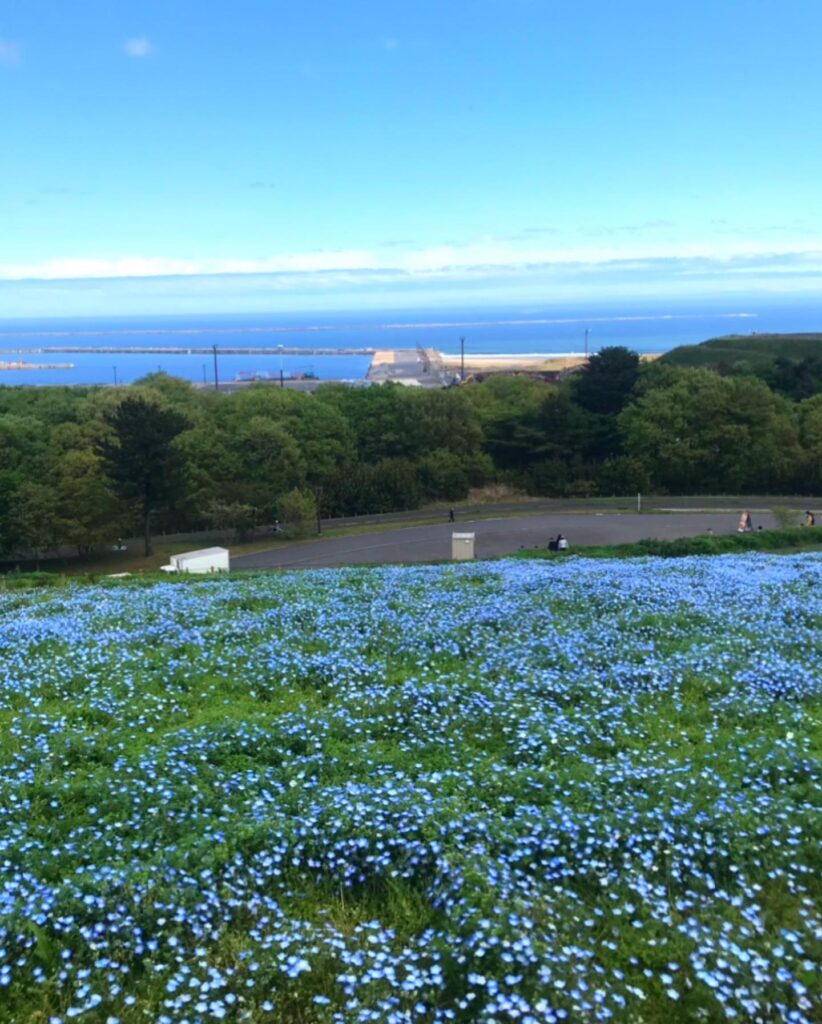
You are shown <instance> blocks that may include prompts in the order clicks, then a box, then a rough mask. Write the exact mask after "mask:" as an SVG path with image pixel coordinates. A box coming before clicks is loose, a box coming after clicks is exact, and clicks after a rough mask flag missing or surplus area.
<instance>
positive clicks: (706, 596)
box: [0, 538, 822, 1024]
mask: <svg viewBox="0 0 822 1024" xmlns="http://www.w3.org/2000/svg"><path fill="white" fill-rule="evenodd" d="M757 539H758V538H757ZM821 577H822V563H820V560H819V559H818V558H816V557H815V556H812V557H811V558H799V559H768V558H761V559H759V558H758V559H755V560H751V559H744V560H733V559H731V560H728V559H723V560H722V561H721V562H720V561H717V560H714V559H708V560H690V561H689V562H687V563H674V562H668V563H661V562H656V563H653V562H651V563H644V564H643V563H639V564H636V565H632V564H629V563H625V562H614V563H610V564H609V563H596V562H587V563H581V562H577V563H576V564H574V562H571V561H568V562H566V563H565V564H564V565H560V566H555V565H551V566H547V565H543V564H540V563H537V562H531V563H524V564H517V563H497V564H496V565H487V564H486V565H476V566H460V567H447V568H430V567H422V568H415V569H405V570H395V569H383V570H349V571H332V572H305V573H295V574H288V575H283V576H274V575H260V576H257V577H247V578H240V579H208V580H185V581H179V582H177V583H175V584H174V585H172V584H170V583H168V582H166V583H163V584H160V585H157V586H151V585H147V584H146V583H138V582H125V583H123V582H120V581H110V582H108V583H107V584H106V585H104V586H99V587H93V588H87V587H77V586H75V585H71V586H67V587H64V588H61V589H59V590H56V591H50V592H45V593H43V592H40V593H38V592H23V593H15V594H0V617H1V618H0V625H2V633H0V637H2V641H3V644H4V652H3V653H4V656H5V659H6V660H5V665H6V670H5V673H4V674H3V675H2V676H0V726H2V727H1V728H0V807H2V808H3V809H4V813H3V817H2V818H0V823H1V827H2V837H3V842H4V847H3V858H4V859H3V860H2V861H0V893H5V897H4V899H5V901H6V902H5V903H4V904H3V908H4V915H3V920H4V923H5V924H6V925H7V926H8V927H9V928H10V937H7V939H6V941H5V942H4V943H0V946H4V950H3V952H0V983H3V982H2V979H3V975H2V970H3V968H2V965H3V964H4V963H5V964H6V965H8V966H9V973H8V974H7V975H6V977H7V980H8V981H9V984H8V985H4V1010H3V1021H4V1024H6V1022H8V1024H17V1022H23V1021H26V1022H29V1021H32V1022H34V1021H37V1022H42V1021H48V1020H49V1019H50V1017H51V1016H52V1015H55V1016H57V1017H58V1018H60V1019H61V1020H63V1021H68V1020H69V1019H71V1018H69V1017H68V1016H67V1013H68V1011H69V1009H70V1008H72V1007H74V1008H75V1009H76V1008H77V1007H80V1006H88V1004H89V1003H90V1000H91V999H92V998H95V997H99V998H100V1003H99V1006H90V1007H89V1009H88V1010H87V1011H86V1012H85V1015H84V1016H82V1017H81V1018H80V1019H88V1020H92V1021H95V1022H96V1021H105V1020H106V1019H107V1016H108V1015H109V1014H111V1015H113V1016H116V1017H118V1018H119V1019H120V1020H121V1021H122V1022H123V1024H132V1022H133V1024H136V1022H138V1021H144V1020H146V1019H152V1020H158V1019H160V1014H161V1013H165V1014H166V1015H167V1018H168V1020H169V1021H173V1022H181V1021H183V1020H189V1021H211V1020H217V1019H223V1018H225V1019H227V1020H240V1019H245V1020H249V1021H253V1022H257V1021H276V1022H278V1024H279V1022H282V1024H285V1022H286V1021H287V1022H291V1021H302V1022H305V1024H309V1022H323V1024H324V1022H330V1021H332V1019H333V1018H332V1016H331V1010H332V1009H334V1008H336V1009H337V1010H339V1011H340V1013H341V1014H342V1016H341V1017H338V1018H337V1019H339V1020H346V1021H348V1020H351V1021H355V1020H359V1019H362V1020H366V1019H377V1020H380V1021H390V1020H391V1014H392V1013H394V1012H397V1013H399V1012H400V1011H401V1012H402V1014H403V1015H402V1016H398V1017H397V1018H396V1019H397V1020H398V1021H399V1020H402V1021H413V1022H415V1024H431V1022H434V1021H444V1020H446V1019H454V1020H457V1021H461V1022H465V1024H468V1022H471V1024H474V1022H477V1021H488V1022H490V1021H492V1020H500V1019H509V1018H508V1016H507V1014H506V1013H505V1012H503V1011H502V1010H501V1009H500V1008H499V1007H500V1006H503V1005H510V1006H512V1007H514V1008H516V1007H517V1005H519V1004H518V1003H517V1000H524V1001H525V1002H526V1003H527V1004H528V1005H530V1006H531V1007H532V1010H533V1012H534V1013H536V1014H539V1017H538V1018H537V1019H540V1020H547V1019H550V1017H548V1015H547V1013H548V1011H547V1010H546V1009H545V1008H544V1007H543V1009H542V1010H540V1009H539V1006H540V1005H541V1001H542V1003H544V1004H545V1007H553V1008H554V1009H564V1010H565V1011H566V1012H567V1013H568V1014H570V1017H569V1018H568V1019H571V1020H574V1021H586V1020H593V1019H594V1011H593V1006H594V1005H595V1001H594V998H593V993H594V992H595V991H599V992H601V993H603V996H602V1000H603V1003H602V1005H604V1006H606V1007H607V1008H609V1009H610V1010H611V1012H612V1013H613V1014H614V1019H616V1020H625V1021H627V1020H637V1019H641V1020H642V1021H644V1022H649V1024H653V1022H659V1024H662V1022H663V1021H664V1022H666V1024H667V1022H683V1024H684V1022H686V1021H687V1022H690V1021H692V1020H694V1019H699V1018H700V1016H701V1017H702V1018H703V1019H705V1020H719V1019H722V1018H723V1016H724V1011H723V1006H730V1007H732V1008H735V1009H736V1013H737V1018H739V1017H740V1016H742V1017H744V1018H747V1019H751V1018H753V1017H754V1016H756V1015H757V1014H758V1015H760V1016H762V1017H763V1019H768V1020H780V1019H784V1016H783V1014H782V1013H781V1011H779V1010H777V1008H776V1007H777V1006H778V1005H782V1006H784V1007H785V1008H786V1012H787V1009H789V1008H790V1009H791V1010H792V1011H793V1012H794V1013H795V1014H796V1016H795V1018H794V1019H795V1020H797V1021H802V1020H811V1019H812V1011H811V1010H809V1009H808V1007H807V1006H806V1003H808V992H809V989H811V988H812V986H813V975H812V970H811V966H810V964H811V963H812V958H813V957H814V955H815V954H814V951H813V948H812V945H811V941H812V940H811V939H810V931H811V929H812V927H813V925H814V923H815V921H816V919H815V917H814V912H813V911H812V909H811V905H810V904H809V903H808V900H809V899H811V898H812V897H813V894H814V889H815V887H816V886H817V883H816V882H815V880H814V874H815V873H816V877H817V879H818V877H819V876H818V872H817V870H816V869H817V868H818V861H817V857H818V847H817V845H816V844H817V842H818V839H819V838H820V837H819V818H818V816H815V815H814V813H813V811H812V806H811V805H812V801H813V792H814V786H815V785H817V784H818V782H819V757H820V753H822V751H820V731H819V712H820V710H822V708H820V701H819V693H818V674H817V676H816V681H814V669H813V665H814V663H815V662H814V653H813V652H814V649H817V650H818V647H819V644H820V642H822V635H820V628H821V624H822V607H820V604H819V602H820V598H819V595H820V590H821V589H822V588H820V586H819V584H820V582H821V581H822V579H821ZM817 667H818V665H817ZM34 880H36V885H34V884H33V882H34ZM4 885H5V888H4ZM89 900H90V901H91V902H88V901H89ZM98 900H99V903H98V902H97V901H98ZM816 923H817V924H818V921H816ZM98 926H99V928H100V930H99V932H95V931H93V929H94V928H95V927H98ZM138 929H139V931H138ZM786 935H787V936H789V937H788V938H786ZM66 952H69V953H70V955H69V957H68V960H64V959H63V954H64V953H66ZM303 961H304V962H305V965H306V966H303ZM803 964H804V965H805V966H803ZM112 965H113V966H112ZM778 971H782V972H785V976H784V977H782V976H779V977H777V972H778ZM38 972H39V974H38ZM86 972H88V974H86ZM209 972H211V973H210V974H209ZM546 972H547V973H546ZM61 976H62V980H61ZM192 977H194V979H195V980H196V984H195V985H194V987H193V988H192V986H191V979H192ZM492 982H493V985H492ZM204 985H205V986H207V987H206V988H205V989H203V986H204ZM192 992H193V999H192V1001H190V1002H189V1003H181V1002H179V1000H180V999H181V998H182V997H183V996H184V995H189V996H190V995H191V993H192ZM803 993H804V994H803ZM126 995H129V996H132V997H134V999H135V1000H136V1001H135V1003H134V1004H133V1005H128V1003H127V1002H126V1000H125V997H126ZM230 997H231V999H232V1000H233V1001H229V998H230ZM315 997H319V998H320V999H323V998H328V999H330V1000H331V1006H330V1007H329V1006H326V1004H325V1003H323V1002H314V999H315ZM352 1000H353V1001H354V1004H353V1005H350V1001H352ZM169 1003H170V1004H171V1005H168V1004H169ZM346 1004H349V1008H348V1009H344V1007H345V1006H346ZM198 1005H202V1006H203V1007H204V1008H203V1009H202V1010H198V1009H197V1006H198ZM586 1005H587V1006H588V1007H589V1009H587V1010H586V1009H585V1006H586ZM808 1005H809V1004H808ZM269 1006H270V1008H269ZM520 1009H521V1007H520ZM240 1010H241V1011H242V1013H240ZM361 1010H362V1011H363V1013H365V1011H366V1010H367V1011H368V1012H369V1013H374V1014H376V1017H372V1018H368V1017H367V1016H365V1015H363V1016H362V1017H360V1016H359V1014H360V1011H361ZM446 1011H447V1012H448V1013H453V1015H454V1016H453V1017H446V1016H445V1014H446ZM521 1012H522V1014H523V1015H524V1014H525V1013H526V1011H525V1010H522V1009H521ZM243 1014H244V1015H245V1016H243ZM519 1019H523V1017H520V1018H519Z"/></svg>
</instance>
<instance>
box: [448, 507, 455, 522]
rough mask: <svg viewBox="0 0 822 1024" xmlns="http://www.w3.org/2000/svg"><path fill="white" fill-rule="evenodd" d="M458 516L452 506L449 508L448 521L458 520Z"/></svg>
mask: <svg viewBox="0 0 822 1024" xmlns="http://www.w3.org/2000/svg"><path fill="white" fill-rule="evenodd" d="M456 518H457V517H456V516H455V515H454V510H453V509H452V508H449V509H448V522H449V523H453V522H456Z"/></svg>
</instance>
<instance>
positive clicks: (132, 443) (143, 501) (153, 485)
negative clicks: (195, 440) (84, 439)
mask: <svg viewBox="0 0 822 1024" xmlns="http://www.w3.org/2000/svg"><path fill="white" fill-rule="evenodd" d="M105 420H106V423H107V425H108V426H109V428H110V434H109V436H108V437H107V438H105V439H104V440H103V441H101V442H100V445H99V453H100V455H101V457H102V459H103V465H104V467H105V471H106V473H107V475H108V477H109V478H110V480H111V482H112V484H113V485H114V489H115V490H116V491H117V493H118V494H119V496H120V497H121V498H122V499H123V501H125V502H127V503H128V504H129V505H131V506H132V507H133V508H134V509H135V510H137V511H138V512H139V515H140V520H141V523H142V528H143V538H144V541H145V553H146V555H150V554H151V516H152V514H153V513H154V512H158V511H161V510H162V509H164V508H168V507H169V506H170V505H172V504H173V502H174V500H175V499H176V498H178V497H179V496H180V495H181V494H182V492H183V490H184V489H185V479H184V473H185V461H184V459H183V457H182V453H181V452H180V450H179V448H178V447H177V446H176V445H175V444H174V441H175V439H176V438H177V437H178V435H179V434H181V433H182V432H183V431H184V430H185V429H186V427H187V426H188V420H187V419H186V417H185V416H184V415H183V414H182V413H180V412H178V411H177V410H176V409H170V408H168V407H167V406H163V405H160V404H159V403H158V402H156V401H153V400H151V399H149V398H146V397H144V396H143V395H129V396H128V397H126V398H124V399H123V401H122V402H120V404H119V405H118V406H117V407H116V408H115V409H114V410H112V411H111V412H109V413H107V414H106V416H105Z"/></svg>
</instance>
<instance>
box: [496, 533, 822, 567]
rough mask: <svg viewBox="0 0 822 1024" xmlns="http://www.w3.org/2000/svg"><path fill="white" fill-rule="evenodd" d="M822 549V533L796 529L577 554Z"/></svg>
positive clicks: (538, 552) (542, 553)
mask: <svg viewBox="0 0 822 1024" xmlns="http://www.w3.org/2000/svg"><path fill="white" fill-rule="evenodd" d="M820 548H822V530H817V529H816V528H812V529H806V528H804V527H792V528H790V529H786V530H761V531H756V532H755V533H732V534H722V535H721V536H709V535H707V534H703V535H702V536H699V537H682V538H681V539H679V540H654V539H650V538H649V539H648V540H641V541H638V542H637V543H636V544H610V545H601V546H597V547H585V548H578V549H577V550H576V554H578V555H582V556H583V557H585V558H641V557H643V556H648V555H652V556H655V557H658V558H686V557H688V556H690V555H727V554H740V553H742V552H745V551H761V552H767V553H771V554H795V553H797V552H802V551H818V550H819V549H820ZM568 555H569V552H568V551H562V552H558V551H549V550H548V549H547V548H534V549H532V550H530V551H518V552H516V553H515V554H513V555H510V556H508V557H510V558H548V559H563V558H568Z"/></svg>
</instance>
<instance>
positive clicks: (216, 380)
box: [211, 345, 220, 391]
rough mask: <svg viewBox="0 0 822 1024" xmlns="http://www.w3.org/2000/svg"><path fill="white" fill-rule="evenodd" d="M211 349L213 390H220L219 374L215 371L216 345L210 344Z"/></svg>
mask: <svg viewBox="0 0 822 1024" xmlns="http://www.w3.org/2000/svg"><path fill="white" fill-rule="evenodd" d="M211 351H212V352H213V353H214V390H215V391H219V390H220V375H219V373H218V371H217V346H216V345H212V346H211Z"/></svg>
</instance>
